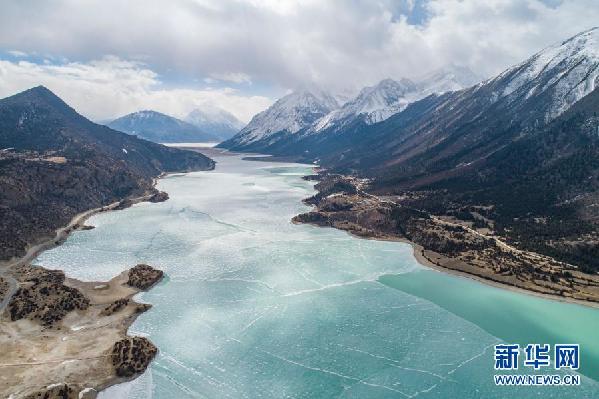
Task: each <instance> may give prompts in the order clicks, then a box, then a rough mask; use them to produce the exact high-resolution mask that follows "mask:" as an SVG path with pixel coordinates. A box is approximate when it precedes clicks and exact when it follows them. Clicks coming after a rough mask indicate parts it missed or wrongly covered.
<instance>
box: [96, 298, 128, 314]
mask: <svg viewBox="0 0 599 399" xmlns="http://www.w3.org/2000/svg"><path fill="white" fill-rule="evenodd" d="M128 304H129V298H121V299H117V300H116V301H114V302H112V303H111V304H110V305H108V306H106V307H105V308H104V309H103V310H102V312H101V313H100V314H101V315H102V316H110V315H111V314H114V313H116V312H118V311H119V310H121V309H123V308H124V307H125V306H127V305H128Z"/></svg>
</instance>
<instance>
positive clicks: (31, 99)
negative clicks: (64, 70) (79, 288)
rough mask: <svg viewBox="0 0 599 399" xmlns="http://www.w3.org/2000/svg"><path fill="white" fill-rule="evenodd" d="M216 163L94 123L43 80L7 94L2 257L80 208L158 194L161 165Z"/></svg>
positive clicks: (0, 148) (0, 196) (1, 145)
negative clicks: (24, 89) (55, 92)
mask: <svg viewBox="0 0 599 399" xmlns="http://www.w3.org/2000/svg"><path fill="white" fill-rule="evenodd" d="M212 168H214V161H212V160H211V159H209V158H207V157H205V156H204V155H202V154H199V153H196V152H191V151H183V150H179V149H176V148H169V147H165V146H162V145H160V144H156V143H152V142H149V141H145V140H142V139H139V138H137V137H135V136H131V135H128V134H126V133H122V132H118V131H115V130H112V129H110V128H108V127H106V126H102V125H97V124H95V123H93V122H91V121H89V120H88V119H86V118H85V117H83V116H81V115H79V114H78V113H77V112H76V111H75V110H74V109H73V108H72V107H70V106H69V105H68V104H66V103H65V102H64V101H63V100H62V99H60V98H59V97H58V96H56V95H55V94H54V93H52V92H51V91H50V90H48V89H47V88H45V87H43V86H38V87H35V88H32V89H29V90H26V91H24V92H21V93H18V94H15V95H13V96H10V97H7V98H5V99H2V100H0V188H1V190H0V248H1V251H0V259H3V260H7V259H10V258H12V257H15V256H21V255H22V254H23V253H24V252H25V250H26V249H27V248H28V246H30V245H32V244H34V243H36V242H37V241H39V240H40V239H43V238H47V237H52V236H53V234H54V231H55V230H56V229H58V228H59V227H61V226H64V225H66V224H67V223H68V222H69V221H70V220H71V218H72V217H74V216H75V215H76V214H78V213H80V212H83V211H86V210H89V209H93V208H99V207H102V206H105V205H108V204H110V203H113V202H116V201H121V200H124V199H126V198H131V197H137V196H143V195H148V196H152V195H154V194H158V191H157V190H156V189H155V188H154V179H155V178H156V177H157V176H159V175H161V174H162V173H164V172H183V171H190V170H207V169H212ZM156 198H157V199H159V198H162V199H164V198H165V197H164V195H162V196H157V197H156Z"/></svg>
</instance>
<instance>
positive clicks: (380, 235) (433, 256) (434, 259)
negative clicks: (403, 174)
mask: <svg viewBox="0 0 599 399" xmlns="http://www.w3.org/2000/svg"><path fill="white" fill-rule="evenodd" d="M324 179H326V177H325V178H324ZM341 179H342V180H344V181H343V185H345V184H347V183H348V182H350V183H349V184H350V185H353V186H354V187H353V189H349V190H348V191H349V192H344V190H346V189H347V186H344V188H342V189H340V191H335V189H334V188H333V189H331V187H326V188H325V189H324V190H318V187H316V190H317V194H316V195H314V196H313V197H310V198H307V199H305V200H304V202H305V203H306V204H307V205H311V206H313V210H312V211H311V212H308V213H304V214H300V215H297V216H295V217H294V218H293V220H292V221H293V223H307V224H312V225H314V226H319V227H333V228H337V229H339V230H343V231H346V232H347V233H349V234H351V235H352V236H355V237H357V238H362V239H369V240H383V241H396V242H403V243H407V244H410V245H411V246H412V249H413V254H414V257H415V258H416V260H417V261H418V263H420V264H421V265H423V266H424V267H427V268H430V269H433V270H435V271H438V272H443V273H448V274H451V275H455V276H459V277H464V278H468V279H472V280H475V281H478V282H481V283H484V284H487V285H490V286H493V287H498V288H502V289H506V290H509V291H513V292H517V293H524V294H528V295H532V296H536V297H540V298H545V299H551V300H555V301H559V302H566V303H572V304H577V305H581V306H587V307H591V308H599V298H594V300H585V299H579V298H573V297H568V296H564V295H559V294H558V293H557V292H558V291H557V289H556V291H555V292H547V290H546V289H545V288H546V287H543V290H541V289H537V288H536V287H535V286H534V285H532V284H531V285H528V286H526V287H524V286H519V285H516V284H515V283H510V282H506V281H502V280H500V279H499V278H498V276H495V275H493V273H490V272H488V271H487V270H484V273H483V272H481V271H479V270H477V269H476V268H474V267H471V266H469V265H467V264H465V263H463V262H460V263H458V262H456V261H455V259H452V258H451V257H449V256H446V255H444V254H442V253H439V252H435V251H431V250H427V249H425V248H424V247H423V246H422V245H420V244H418V243H416V242H414V241H411V240H410V239H408V238H406V237H400V236H398V235H397V234H391V233H390V232H389V229H388V227H389V226H388V224H387V223H386V222H387V221H385V222H384V223H381V221H380V220H376V221H375V222H372V220H368V218H369V217H370V218H373V219H376V218H377V217H380V215H376V216H375V217H373V216H371V215H367V216H366V217H364V216H363V215H364V214H366V213H368V212H372V211H373V209H374V208H375V207H377V206H379V205H380V204H388V203H389V201H386V200H383V199H381V198H380V197H377V196H375V195H372V194H367V193H365V192H364V191H363V190H362V188H361V187H360V183H361V182H360V181H359V180H357V179H354V178H350V177H347V176H342V177H341ZM310 180H317V181H322V180H323V175H322V174H319V175H315V176H314V177H312V178H311V179H310ZM317 185H318V184H317ZM321 188H322V187H321ZM338 188H339V187H337V189H338ZM352 196H354V197H355V198H354V197H352ZM329 198H331V200H329ZM369 199H374V203H375V204H376V205H375V206H372V207H371V209H364V208H360V209H358V210H354V209H353V208H348V207H352V206H353V204H355V203H356V202H361V201H362V202H363V201H365V200H369ZM361 218H362V220H360V219H361ZM358 220H360V221H359V222H356V221H358ZM379 226H383V228H377V227H379ZM535 255H536V254H535ZM450 265H453V266H454V267H449V266H450ZM589 277H594V276H589ZM597 283H599V281H597ZM525 285H526V284H525Z"/></svg>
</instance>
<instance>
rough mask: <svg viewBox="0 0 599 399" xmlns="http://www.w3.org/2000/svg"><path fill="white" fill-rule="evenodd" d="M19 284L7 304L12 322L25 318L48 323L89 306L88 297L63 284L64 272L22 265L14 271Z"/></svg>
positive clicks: (47, 324)
mask: <svg viewBox="0 0 599 399" xmlns="http://www.w3.org/2000/svg"><path fill="white" fill-rule="evenodd" d="M16 274H17V275H18V276H19V280H20V281H21V285H22V286H21V287H20V288H19V289H18V290H17V291H16V292H15V294H14V295H13V296H12V298H11V299H10V302H9V303H8V307H7V311H8V313H9V314H10V319H11V320H12V321H16V320H20V319H24V318H29V319H30V320H39V321H40V322H41V323H42V324H43V325H44V326H52V325H53V324H54V323H56V322H57V321H60V320H62V318H63V317H64V316H65V315H66V314H67V313H69V312H71V311H73V310H75V309H79V310H85V309H87V308H88V307H89V299H88V298H86V297H85V296H84V295H83V294H82V293H81V292H80V291H79V290H78V289H76V288H73V287H69V286H67V285H64V279H65V277H64V273H63V272H62V271H59V270H46V269H44V268H41V267H32V266H22V267H20V268H18V269H17V270H16Z"/></svg>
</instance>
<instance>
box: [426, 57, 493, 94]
mask: <svg viewBox="0 0 599 399" xmlns="http://www.w3.org/2000/svg"><path fill="white" fill-rule="evenodd" d="M481 80H482V79H481V78H480V77H479V76H478V75H476V74H475V73H474V72H472V71H471V70H470V69H469V68H467V67H460V66H457V65H449V66H446V67H444V68H441V69H437V70H435V71H433V72H430V73H428V74H426V75H424V76H422V77H420V78H419V79H418V84H417V86H418V91H419V95H420V96H421V98H424V97H426V96H429V95H431V94H442V93H446V92H448V91H457V90H462V89H464V88H466V87H470V86H473V85H475V84H477V83H478V82H480V81H481Z"/></svg>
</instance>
